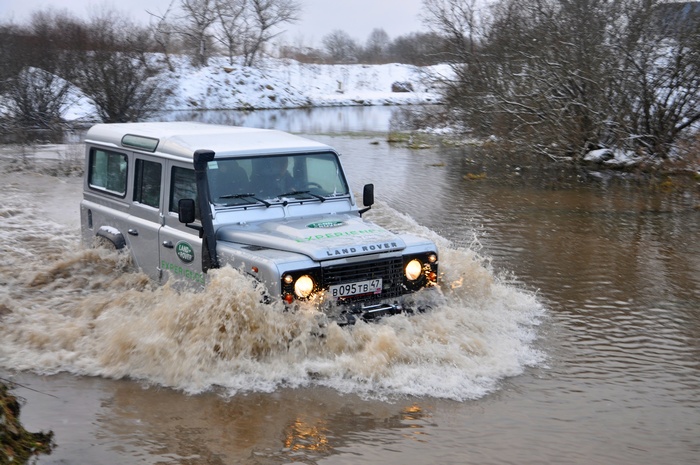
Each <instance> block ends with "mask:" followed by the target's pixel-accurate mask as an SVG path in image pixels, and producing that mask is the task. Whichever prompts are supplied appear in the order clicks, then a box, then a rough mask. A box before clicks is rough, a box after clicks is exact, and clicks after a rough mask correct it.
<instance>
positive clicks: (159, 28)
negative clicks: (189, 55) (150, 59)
mask: <svg viewBox="0 0 700 465" xmlns="http://www.w3.org/2000/svg"><path fill="white" fill-rule="evenodd" d="M174 2H175V0H171V1H170V3H169V4H168V8H167V9H166V10H165V13H163V14H159V13H153V12H150V11H147V13H148V14H149V15H151V18H152V20H151V26H150V27H151V28H152V29H153V40H154V42H155V43H156V44H157V45H158V47H159V49H160V52H161V53H163V56H164V57H165V63H166V64H167V65H168V69H169V70H170V71H175V67H174V66H173V64H172V61H171V60H170V52H171V49H172V44H173V41H174V38H175V36H176V35H177V30H176V28H175V27H174V25H173V24H172V23H171V22H170V19H169V18H168V16H170V15H171V13H172V11H173V4H174Z"/></svg>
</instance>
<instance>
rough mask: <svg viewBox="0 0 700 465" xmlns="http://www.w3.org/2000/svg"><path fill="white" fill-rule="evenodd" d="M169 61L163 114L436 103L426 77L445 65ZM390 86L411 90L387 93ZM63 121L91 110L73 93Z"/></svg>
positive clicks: (440, 71)
mask: <svg viewBox="0 0 700 465" xmlns="http://www.w3.org/2000/svg"><path fill="white" fill-rule="evenodd" d="M171 61H172V63H173V64H174V67H175V71H173V72H166V73H165V75H164V85H166V86H168V87H170V88H172V97H171V99H170V100H169V102H168V104H167V107H166V108H164V110H166V111H168V110H172V111H180V110H240V109H251V110H252V109H271V108H301V107H323V106H356V105H409V104H430V103H438V102H439V101H440V96H439V94H438V93H437V90H436V88H435V87H434V86H432V85H431V82H432V79H431V77H432V76H438V75H445V74H447V73H449V67H448V66H447V65H438V66H431V67H418V66H412V65H404V64H397V63H392V64H386V65H362V64H355V65H323V64H305V63H299V62H298V61H294V60H289V59H266V60H264V61H263V62H261V63H260V65H259V66H258V67H256V68H246V67H243V66H240V65H237V64H234V65H231V64H230V63H229V61H228V59H226V58H224V57H217V58H212V59H211V60H210V62H209V66H206V67H204V68H195V67H193V66H191V65H190V64H189V60H188V59H187V58H186V57H180V56H175V57H171ZM396 83H402V84H404V85H405V87H407V88H410V89H413V90H412V91H409V92H395V91H392V86H393V85H394V84H396ZM64 117H65V119H67V120H69V121H75V120H88V121H89V120H93V119H94V118H95V110H94V107H93V105H92V103H91V102H90V100H89V99H87V98H85V97H82V96H80V95H77V94H76V95H75V98H74V99H73V101H72V103H71V105H70V106H69V107H68V108H67V111H66V113H65V115H64Z"/></svg>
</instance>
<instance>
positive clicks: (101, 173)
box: [88, 149, 127, 197]
mask: <svg viewBox="0 0 700 465" xmlns="http://www.w3.org/2000/svg"><path fill="white" fill-rule="evenodd" d="M89 157H90V160H89V169H88V171H89V173H88V184H89V185H90V187H91V188H92V189H96V190H101V191H104V192H107V193H109V194H113V195H117V196H120V197H124V196H126V177H127V158H126V155H125V154H123V153H118V152H112V151H109V150H102V149H91V150H90V156H89Z"/></svg>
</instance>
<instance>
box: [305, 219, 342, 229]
mask: <svg viewBox="0 0 700 465" xmlns="http://www.w3.org/2000/svg"><path fill="white" fill-rule="evenodd" d="M344 224H345V223H343V222H342V221H319V222H317V223H311V224H307V225H306V227H307V228H337V227H338V226H342V225H344Z"/></svg>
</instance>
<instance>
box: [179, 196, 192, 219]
mask: <svg viewBox="0 0 700 465" xmlns="http://www.w3.org/2000/svg"><path fill="white" fill-rule="evenodd" d="M177 218H178V220H180V223H185V224H189V223H194V220H195V212H194V199H180V201H179V202H178V203H177Z"/></svg>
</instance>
